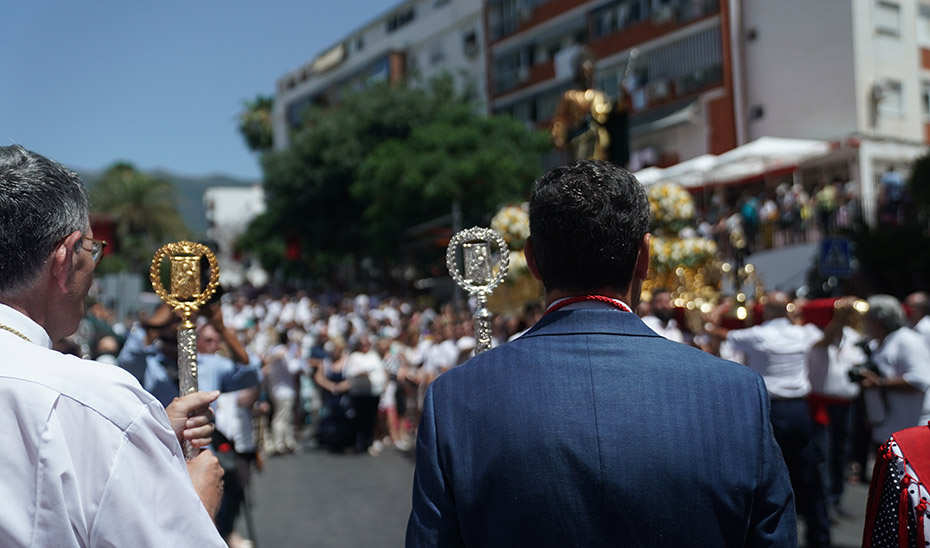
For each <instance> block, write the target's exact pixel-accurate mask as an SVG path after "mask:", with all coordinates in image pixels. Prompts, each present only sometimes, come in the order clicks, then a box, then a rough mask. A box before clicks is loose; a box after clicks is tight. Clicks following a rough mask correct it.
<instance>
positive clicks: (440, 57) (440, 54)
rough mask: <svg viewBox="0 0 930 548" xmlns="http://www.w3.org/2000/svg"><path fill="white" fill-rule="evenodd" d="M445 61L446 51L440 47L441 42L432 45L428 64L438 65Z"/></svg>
mask: <svg viewBox="0 0 930 548" xmlns="http://www.w3.org/2000/svg"><path fill="white" fill-rule="evenodd" d="M445 60H446V50H445V48H443V47H442V42H440V43H438V44H436V45H434V46H433V47H432V48H431V49H430V52H429V64H431V65H438V64H439V63H442V62H443V61H445Z"/></svg>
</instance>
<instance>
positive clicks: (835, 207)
mask: <svg viewBox="0 0 930 548" xmlns="http://www.w3.org/2000/svg"><path fill="white" fill-rule="evenodd" d="M704 209H705V212H704V213H705V215H704V216H702V217H701V218H699V219H698V222H697V229H696V232H697V234H698V235H700V236H702V237H704V238H707V239H712V240H714V241H715V242H716V243H717V246H718V249H720V250H721V251H722V252H723V253H724V255H725V256H727V257H732V256H734V255H736V254H737V253H742V254H749V253H753V252H756V251H760V250H765V249H772V248H777V247H784V246H787V245H793V244H799V243H807V242H816V241H818V240H819V239H820V238H822V237H823V236H825V235H828V234H831V233H835V232H838V231H842V230H847V229H852V228H853V227H854V226H856V225H857V224H858V223H860V222H861V221H862V209H861V203H860V200H859V193H858V188H857V185H856V184H855V183H853V182H844V181H843V180H842V179H839V178H834V179H832V180H831V181H829V182H826V181H825V182H822V183H820V184H818V185H816V186H814V187H811V188H807V187H805V186H803V185H801V184H800V183H794V184H789V183H781V184H779V185H778V186H776V187H775V188H774V190H773V191H763V192H760V193H758V194H752V193H750V192H748V191H744V192H742V193H741V194H740V195H739V196H738V197H736V198H735V199H734V198H732V197H729V198H728V196H727V194H726V193H725V191H724V190H723V189H719V190H718V191H716V192H715V193H714V194H713V195H712V197H711V199H710V201H709V204H708V206H707V207H706V208H704Z"/></svg>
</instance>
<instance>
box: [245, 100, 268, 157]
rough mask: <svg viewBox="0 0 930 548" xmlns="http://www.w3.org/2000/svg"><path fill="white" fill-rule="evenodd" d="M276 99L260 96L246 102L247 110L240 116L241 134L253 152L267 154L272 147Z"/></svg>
mask: <svg viewBox="0 0 930 548" xmlns="http://www.w3.org/2000/svg"><path fill="white" fill-rule="evenodd" d="M273 104H274V99H272V98H271V97H268V96H263V95H259V96H257V97H256V98H255V99H253V100H251V101H245V110H243V111H242V112H241V113H240V114H239V133H241V134H242V138H243V139H245V144H246V145H247V146H248V147H249V149H250V150H252V151H253V152H267V151H268V150H270V149H271V146H272V138H273V134H272V129H271V107H272V105H273Z"/></svg>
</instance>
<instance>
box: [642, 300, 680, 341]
mask: <svg viewBox="0 0 930 548" xmlns="http://www.w3.org/2000/svg"><path fill="white" fill-rule="evenodd" d="M650 305H651V308H652V312H651V313H650V314H648V315H646V316H643V323H644V324H646V325H648V326H649V329H652V330H653V331H655V332H656V333H657V334H659V335H662V336H663V337H665V338H666V339H668V340H670V341H675V342H679V343H680V342H685V336H684V335H683V334H682V332H681V329H679V328H678V322H676V321H675V318H674V315H675V309H674V307H672V294H671V293H669V291H668V289H656V290H655V292H654V293H653V294H652V302H651V303H650Z"/></svg>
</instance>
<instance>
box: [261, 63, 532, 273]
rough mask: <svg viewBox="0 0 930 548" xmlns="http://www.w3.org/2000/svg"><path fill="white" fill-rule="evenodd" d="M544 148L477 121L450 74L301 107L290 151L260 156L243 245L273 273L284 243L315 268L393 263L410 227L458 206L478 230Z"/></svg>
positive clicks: (499, 123)
mask: <svg viewBox="0 0 930 548" xmlns="http://www.w3.org/2000/svg"><path fill="white" fill-rule="evenodd" d="M547 147H548V141H547V140H546V138H545V137H544V136H543V135H540V134H538V133H534V132H531V131H529V130H527V129H526V127H525V126H523V125H522V124H520V123H518V122H514V121H513V120H510V119H503V118H495V119H491V118H488V117H485V116H481V115H478V114H476V113H475V108H474V105H473V104H472V102H471V101H470V100H469V98H468V96H467V95H466V94H457V93H456V91H455V90H454V86H453V84H452V80H451V78H448V77H447V78H441V79H438V80H436V81H433V82H432V83H431V84H430V85H429V86H428V87H427V88H425V89H420V88H407V87H403V86H391V85H388V84H387V83H382V84H377V85H375V86H372V87H370V88H369V89H367V90H364V91H360V92H352V93H347V94H346V95H345V96H344V97H342V99H341V102H340V104H339V105H337V106H335V107H330V108H322V107H318V106H315V107H311V108H309V109H308V110H307V111H306V112H305V114H304V124H303V126H302V127H301V128H300V129H298V130H297V131H295V132H294V133H293V134H292V135H291V139H290V146H289V147H288V148H287V149H284V150H276V151H269V152H266V153H265V154H263V156H262V158H261V163H262V169H263V171H264V175H265V191H266V201H267V213H266V214H265V215H264V216H263V217H262V218H260V220H256V222H254V223H253V224H252V225H251V226H250V228H249V231H248V233H247V234H246V236H245V237H244V239H243V247H244V248H245V247H248V248H250V249H252V250H255V251H256V252H257V253H258V255H259V257H260V260H261V261H262V264H263V265H265V266H266V267H268V268H269V269H271V270H275V267H276V266H277V267H280V266H282V263H281V261H280V260H278V259H279V258H280V256H281V255H280V254H281V249H282V246H284V247H286V245H284V242H291V241H296V242H298V243H299V245H300V258H299V259H298V260H297V262H299V263H301V264H302V265H303V267H304V268H305V269H306V268H309V269H312V270H314V271H317V272H322V271H325V270H326V269H328V268H330V267H332V266H333V265H335V264H339V263H340V261H341V260H342V259H345V258H346V257H354V258H361V257H364V256H368V257H373V258H387V257H392V256H394V248H395V246H396V244H397V243H398V241H399V239H400V235H401V234H402V233H403V232H404V231H405V230H406V229H408V228H410V227H412V226H414V225H416V224H418V223H420V222H423V221H425V220H429V219H433V218H435V217H439V216H442V215H445V214H448V213H449V212H450V211H451V209H452V204H453V202H454V201H456V200H458V201H459V202H460V204H461V206H462V210H463V212H464V216H465V218H466V221H467V222H479V221H481V220H482V219H484V218H485V216H488V215H490V214H492V213H493V212H494V209H496V207H497V206H498V205H500V204H502V203H505V202H507V201H512V200H519V199H522V198H524V197H525V196H526V195H527V194H528V192H529V190H530V187H531V184H532V181H533V180H534V179H535V177H536V176H537V175H538V173H539V163H540V157H541V154H542V153H543V152H544V151H545V150H546V148H547ZM262 246H265V247H266V248H267V249H264V250H259V249H258V248H259V247H262ZM275 254H277V257H275Z"/></svg>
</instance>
